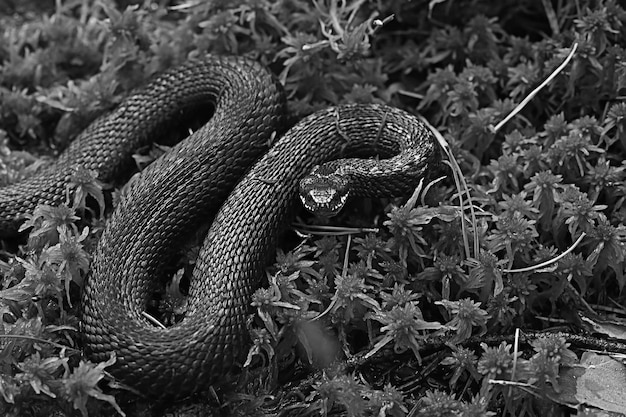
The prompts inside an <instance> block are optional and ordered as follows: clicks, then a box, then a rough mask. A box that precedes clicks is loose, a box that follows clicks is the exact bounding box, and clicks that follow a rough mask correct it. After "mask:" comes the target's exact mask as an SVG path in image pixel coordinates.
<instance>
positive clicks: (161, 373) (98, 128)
mask: <svg viewBox="0 0 626 417" xmlns="http://www.w3.org/2000/svg"><path fill="white" fill-rule="evenodd" d="M203 102H210V103H213V104H214V107H215V111H214V114H213V116H212V118H211V119H210V120H209V122H208V123H207V124H206V125H205V126H204V127H202V128H201V129H199V130H198V131H196V132H195V133H194V134H192V135H191V136H190V137H189V138H187V139H185V140H184V141H182V142H180V143H179V144H177V145H176V146H174V147H173V148H172V149H171V151H169V152H168V153H166V154H165V155H163V156H162V157H161V158H159V159H157V160H156V161H155V162H154V163H152V164H151V165H150V166H148V167H147V168H146V169H145V170H144V171H143V172H142V173H141V175H140V176H139V178H138V180H136V181H134V182H133V183H132V185H131V186H130V189H129V191H128V193H127V194H126V195H125V197H124V198H123V199H122V200H121V201H120V203H119V204H118V206H117V207H116V209H115V211H114V213H113V215H112V217H111V219H110V220H109V221H108V223H107V226H106V229H105V230H104V232H103V235H102V237H101V239H100V241H99V243H98V247H97V249H96V252H95V254H94V259H93V263H92V269H91V273H90V275H89V277H88V279H87V281H86V284H85V288H84V292H83V302H82V328H83V335H84V344H85V350H86V353H87V354H88V355H89V357H90V358H91V359H93V360H97V361H101V360H106V359H109V357H110V355H111V354H112V353H115V355H116V362H115V364H114V365H113V366H111V367H110V368H108V370H110V372H111V373H112V374H113V375H114V376H116V377H117V378H119V379H120V380H122V381H123V382H125V383H127V384H129V385H131V386H133V387H135V388H136V389H138V390H140V391H141V392H142V393H144V394H147V395H151V396H164V395H166V396H168V397H174V398H183V397H186V396H188V395H190V394H192V393H194V392H196V391H199V390H203V389H205V388H206V387H207V386H208V385H209V384H211V383H214V382H216V381H217V380H218V378H220V377H221V376H222V375H223V374H224V373H226V372H229V371H230V370H231V369H232V368H233V366H234V365H236V364H238V363H239V362H238V361H240V360H241V358H242V357H245V354H246V352H247V342H248V329H247V327H246V314H247V313H248V312H249V308H250V298H251V295H252V292H253V291H254V290H255V288H256V287H257V286H258V282H259V280H260V277H262V276H263V269H264V267H265V266H266V265H267V263H268V261H269V260H270V256H271V255H272V254H273V251H274V247H275V243H276V239H277V234H278V232H279V230H280V226H281V225H283V224H285V223H286V222H288V218H289V215H290V213H291V212H292V211H293V209H294V204H295V203H296V202H297V196H298V189H299V181H300V180H301V179H302V178H303V177H304V176H305V175H306V174H308V173H309V172H311V171H312V170H313V169H314V168H315V167H316V166H318V165H320V164H323V163H325V162H326V161H329V160H332V159H336V158H340V157H343V156H345V155H352V154H357V155H364V154H367V155H372V154H378V155H381V156H384V157H390V159H388V160H385V161H375V160H372V159H369V160H367V159H365V160H356V159H348V160H343V161H341V162H335V163H333V164H335V165H333V166H335V167H336V168H335V171H337V170H339V171H342V172H347V173H348V174H349V175H350V176H351V178H352V179H353V186H352V187H353V190H352V191H351V192H352V193H354V194H367V195H388V194H390V193H391V194H406V193H407V192H410V191H411V190H412V189H413V188H414V187H415V183H416V181H417V180H419V178H420V177H423V176H425V175H427V174H428V172H429V170H430V169H431V168H432V167H433V166H434V165H435V164H436V163H437V161H438V159H439V152H438V150H437V147H436V144H435V141H434V138H433V136H432V134H431V133H430V132H429V131H428V130H427V129H426V128H425V126H424V125H423V124H422V123H421V122H420V121H418V120H417V119H416V118H415V117H414V116H412V115H410V114H408V113H406V112H404V111H402V110H399V109H396V108H392V107H388V106H384V105H356V104H355V105H344V106H339V107H333V108H329V109H326V110H322V111H319V112H317V113H314V114H312V115H310V116H309V117H307V118H305V119H303V120H302V121H301V122H299V123H298V124H297V125H295V126H294V127H293V128H291V129H290V130H289V131H288V132H287V133H286V134H285V135H284V136H283V137H281V138H280V139H278V140H277V141H276V143H274V144H273V145H272V146H271V148H270V149H269V150H267V145H268V143H269V142H270V141H271V139H272V137H273V136H272V134H273V133H274V132H276V130H277V129H279V127H280V125H281V123H282V120H283V113H284V110H285V109H284V98H283V96H282V92H281V88H280V86H279V85H278V84H277V82H276V81H275V79H274V78H273V77H272V76H271V75H270V74H269V73H268V72H267V71H266V70H265V69H264V68H263V67H262V66H261V65H259V64H257V63H255V62H253V61H250V60H248V59H245V58H230V57H207V58H206V59H202V60H191V61H189V62H188V63H186V64H184V65H183V66H181V67H178V68H176V69H174V70H171V71H168V72H166V73H164V74H163V75H161V76H159V77H158V78H156V79H155V80H154V81H152V82H151V83H149V84H148V85H147V86H146V87H144V88H143V89H141V90H139V91H138V92H136V93H135V94H133V95H131V96H130V97H129V98H127V99H126V100H125V101H124V103H123V104H121V105H120V107H119V108H118V109H117V110H115V111H114V112H112V113H111V114H109V115H108V116H106V117H104V118H102V119H99V120H98V121H96V122H95V123H94V124H92V125H91V126H90V127H89V128H87V129H86V130H85V131H84V132H83V133H82V134H81V135H80V136H79V137H78V138H77V139H76V140H75V141H74V142H73V143H72V144H71V145H70V147H69V148H68V150H67V151H66V152H65V153H64V154H63V155H62V156H61V157H60V158H59V160H58V162H57V163H56V164H55V165H54V166H52V167H50V168H47V169H46V170H45V171H44V172H42V173H41V174H39V175H37V176H35V177H33V178H30V179H28V180H26V181H23V182H20V183H17V184H14V185H11V186H8V187H4V188H0V235H10V234H12V233H15V231H16V230H17V227H18V225H19V223H20V222H21V220H22V219H23V216H24V214H25V213H32V211H33V209H34V208H35V206H36V205H37V204H59V203H60V202H61V201H62V199H63V197H64V195H65V188H66V186H67V183H68V179H69V177H70V176H71V174H72V172H73V171H74V170H75V169H77V167H83V168H88V169H94V170H96V171H97V172H98V175H99V179H100V180H102V181H107V182H108V181H111V180H112V179H113V178H114V177H115V176H116V175H117V174H118V173H119V172H121V171H122V170H123V167H124V166H126V165H128V164H129V163H130V162H131V160H132V156H131V155H132V153H133V151H134V149H136V148H138V147H141V146H144V145H145V144H146V143H148V142H149V141H150V139H151V137H153V136H154V135H155V134H157V133H159V132H160V131H161V130H162V129H163V128H164V126H166V125H167V124H168V123H169V122H170V121H171V120H173V119H176V118H177V117H178V116H179V115H180V112H181V110H184V109H187V108H189V107H190V106H197V105H198V104H199V103H203ZM394 155H396V156H394ZM259 158H260V159H259ZM257 160H258V161H257ZM255 161H257V162H256V163H255ZM322 166H324V165H322ZM250 167H251V168H250ZM318 170H319V168H318ZM246 172H247V173H246ZM244 174H245V176H244ZM242 178H243V179H242ZM366 178H372V181H373V182H366ZM367 181H369V180H367ZM317 194H318V197H319V192H318V193H317ZM224 201H225V202H224ZM222 202H223V204H222ZM213 216H214V220H213V223H212V226H211V228H210V231H209V232H208V235H207V237H206V239H205V241H204V244H203V245H202V249H201V251H200V253H199V256H198V259H197V261H196V264H195V269H194V271H193V278H192V282H191V288H190V294H189V303H188V309H187V312H186V316H185V318H184V319H183V320H182V321H181V322H180V323H178V324H176V325H174V326H172V327H170V328H167V329H158V328H156V327H155V326H153V325H152V324H150V323H149V322H148V321H147V320H146V319H145V318H144V317H143V316H142V312H143V311H144V308H145V304H146V301H147V298H148V296H149V294H150V292H151V291H152V289H153V285H154V283H155V282H157V281H158V279H159V278H160V277H161V275H162V272H161V271H162V270H163V269H164V266H165V265H167V264H168V263H170V262H172V257H173V256H174V255H175V253H174V251H172V248H176V247H179V245H180V243H181V242H182V241H184V240H185V238H186V237H187V236H189V235H190V234H191V233H192V232H193V231H194V230H195V229H196V228H197V226H198V224H199V223H201V222H203V221H204V222H206V221H207V220H210V219H211V218H213Z"/></svg>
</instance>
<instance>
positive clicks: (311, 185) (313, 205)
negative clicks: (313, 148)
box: [300, 167, 350, 217]
mask: <svg viewBox="0 0 626 417" xmlns="http://www.w3.org/2000/svg"><path fill="white" fill-rule="evenodd" d="M349 191H350V189H349V180H348V178H347V176H346V175H343V174H341V173H340V172H337V171H334V172H330V173H326V172H322V170H320V169H319V167H316V168H315V169H314V170H313V172H311V173H310V174H309V175H307V176H306V177H304V178H303V179H302V180H300V200H301V201H302V205H303V206H304V208H306V209H307V210H308V211H310V212H311V213H313V214H316V215H318V216H322V217H332V216H334V215H336V214H337V213H339V211H341V209H342V208H343V206H344V204H345V203H346V200H347V199H348V194H349Z"/></svg>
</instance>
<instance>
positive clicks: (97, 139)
mask: <svg viewBox="0 0 626 417" xmlns="http://www.w3.org/2000/svg"><path fill="white" fill-rule="evenodd" d="M235 88H236V89H239V93H238V92H236V91H228V92H227V91H225V89H231V90H233V89H235ZM277 88H279V87H277V86H276V84H275V82H274V81H273V79H272V78H271V76H270V75H268V74H267V72H266V70H265V69H264V68H263V67H262V66H261V65H259V64H258V63H256V62H254V61H251V60H247V59H244V58H232V57H228V58H226V57H208V58H206V59H202V60H191V61H189V62H187V63H186V64H184V65H182V66H180V67H178V68H176V69H174V70H171V71H168V72H166V73H164V74H162V75H161V76H159V77H157V78H156V79H154V80H153V81H152V82H151V83H149V84H148V85H147V86H146V87H145V88H143V89H141V90H139V91H137V92H136V93H134V94H133V95H131V96H129V97H128V98H127V99H126V100H125V101H124V102H123V103H122V104H121V105H120V106H119V107H118V108H117V109H116V110H115V111H113V112H112V113H110V114H109V115H107V116H105V117H103V118H100V119H98V120H96V121H95V122H94V123H92V124H91V125H90V126H89V127H88V128H87V129H85V131H83V132H82V133H81V134H80V135H79V136H78V137H77V138H76V139H75V140H74V141H73V142H72V144H71V145H70V146H69V147H68V149H66V150H65V151H64V152H63V153H62V154H61V156H60V157H59V159H58V160H57V161H56V163H55V164H54V165H52V166H50V167H48V168H46V169H43V170H41V171H40V172H39V173H38V174H36V175H35V176H33V177H31V178H29V179H27V180H25V181H22V182H19V183H16V184H12V185H10V186H7V187H3V188H0V236H11V235H14V234H16V232H17V229H18V227H19V225H20V224H21V223H22V222H23V220H24V218H25V217H24V216H25V214H29V213H32V212H33V210H34V209H35V207H36V206H37V205H38V204H50V205H58V204H60V203H61V202H63V201H64V200H65V193H66V188H67V186H68V185H67V184H68V183H69V180H70V176H71V175H72V173H73V172H74V171H75V170H76V169H77V168H79V167H81V168H86V169H93V170H95V171H96V172H97V173H98V179H99V180H101V181H103V182H112V181H113V180H115V179H118V178H117V177H118V176H119V174H120V173H122V172H125V171H127V170H128V168H129V167H132V165H133V159H132V154H133V152H135V151H136V150H137V149H138V148H140V147H142V146H145V145H147V144H149V143H151V142H152V141H154V138H155V137H156V136H161V135H162V134H163V132H165V131H167V128H168V127H169V125H170V124H171V123H172V122H173V121H175V120H176V119H178V118H180V116H181V114H182V112H183V111H184V110H185V109H189V108H193V107H198V106H200V105H202V104H205V105H206V107H207V112H208V111H210V109H211V106H210V105H209V103H214V102H215V101H216V99H217V98H218V96H220V95H221V96H224V98H226V96H228V100H244V99H248V97H250V96H255V95H254V94H253V93H252V91H257V92H258V95H259V96H260V97H256V96H255V97H254V100H253V101H251V103H253V102H254V103H258V104H259V105H262V106H265V107H266V108H262V109H261V108H260V109H257V110H254V109H249V108H247V107H245V106H241V107H242V108H240V109H239V108H237V107H238V106H237V105H236V104H231V107H233V109H229V110H228V111H225V112H224V113H227V114H229V117H230V118H231V119H233V120H236V117H238V116H243V115H248V114H249V113H254V117H255V119H251V121H253V122H254V123H258V122H260V121H262V120H263V121H264V122H265V125H261V126H265V127H266V128H267V130H270V131H271V130H273V129H274V125H275V122H276V121H277V119H278V117H279V116H276V115H275V113H274V111H276V110H278V108H279V107H282V96H280V95H277V94H276V91H277ZM223 90H224V91H223ZM278 97H281V98H278ZM222 101H224V100H222ZM238 102H239V103H240V102H241V101H233V102H232V103H238ZM225 103H228V102H225ZM223 117H224V116H223ZM249 128H250V129H251V130H255V125H252V126H250V127H249ZM255 133H256V132H255ZM264 135H266V136H264ZM255 137H256V139H258V140H257V143H256V144H255V145H253V146H252V148H253V149H252V152H254V153H255V155H258V152H260V149H259V147H260V146H261V145H265V143H263V142H262V141H263V140H265V141H266V140H267V132H266V131H264V130H263V129H262V128H261V129H260V130H259V132H258V134H256V135H255ZM177 175H178V174H177ZM230 175H233V176H234V175H237V174H236V173H232V174H230Z"/></svg>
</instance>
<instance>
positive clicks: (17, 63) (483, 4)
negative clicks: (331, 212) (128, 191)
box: [0, 0, 626, 417]
mask: <svg viewBox="0 0 626 417" xmlns="http://www.w3.org/2000/svg"><path fill="white" fill-rule="evenodd" d="M0 13H2V16H0V128H1V129H0V186H3V185H6V184H9V183H12V182H15V181H18V180H20V179H21V178H24V177H27V176H28V175H30V174H31V173H32V172H34V171H35V170H36V169H37V168H39V167H40V166H42V165H43V164H46V163H48V161H49V157H48V156H47V155H51V154H54V153H56V150H57V149H59V148H62V147H64V146H65V145H66V144H67V143H68V141H70V140H71V138H72V137H74V136H75V135H76V134H77V133H78V132H79V131H81V130H82V129H83V128H84V127H85V126H86V125H87V124H88V123H89V122H90V121H92V120H93V119H94V118H95V117H97V116H98V115H100V114H103V113H105V112H106V111H108V110H110V109H111V108H113V107H114V106H115V105H117V104H118V103H119V102H120V101H121V100H122V99H123V98H124V96H125V95H127V94H128V92H129V91H130V90H131V89H132V88H134V87H135V86H137V85H139V84H142V83H143V82H145V81H146V80H147V79H148V78H150V77H151V76H153V75H154V74H155V73H158V72H159V71H162V70H163V69H165V68H167V67H170V66H172V65H175V64H177V63H180V62H182V61H184V60H185V59H186V58H187V57H190V56H202V55H204V54H207V53H219V54H222V53H228V54H246V55H249V56H252V57H254V58H256V59H258V60H260V61H261V62H264V63H265V64H267V65H268V66H269V67H270V68H271V69H272V71H274V72H275V73H276V74H277V76H279V78H280V80H281V81H282V82H283V84H284V87H285V90H286V93H287V95H288V97H289V107H290V111H291V112H292V113H293V114H294V115H297V116H298V117H300V116H302V115H304V114H307V113H310V112H312V111H314V110H315V109H318V108H323V107H326V106H329V105H333V104H338V103H344V102H385V103H390V104H392V105H395V106H398V107H402V108H405V109H407V110H409V111H411V112H414V113H416V112H419V113H421V114H422V115H423V116H424V117H425V118H426V119H427V120H429V122H430V123H431V124H432V125H434V126H435V127H436V129H437V130H438V132H440V134H441V135H442V137H443V139H444V140H445V142H446V143H447V144H448V147H449V151H450V154H451V155H452V156H451V158H450V161H455V162H450V165H451V167H455V168H450V175H448V177H447V178H444V179H440V180H437V181H434V182H432V183H430V184H422V185H421V186H420V187H418V188H417V189H416V192H415V194H414V195H413V196H411V197H410V198H409V199H408V201H407V200H406V198H405V199H404V200H401V199H400V200H375V201H372V200H365V199H355V200H353V201H352V202H351V203H350V204H349V206H348V207H347V209H346V210H345V211H344V212H343V213H342V214H340V215H339V216H338V217H337V218H334V219H332V225H335V226H341V229H340V232H341V233H337V234H334V233H332V232H330V231H329V228H328V227H317V226H316V224H319V223H321V222H322V221H321V220H320V219H315V218H310V217H309V216H307V215H306V214H305V213H300V216H299V217H298V222H297V224H295V225H294V226H293V227H294V228H295V229H298V230H299V231H300V232H301V234H300V237H299V238H298V241H297V242H296V243H295V244H294V237H293V233H291V234H288V235H287V236H286V237H285V239H284V241H283V245H282V246H281V247H280V248H279V249H278V250H277V256H276V263H275V264H274V265H272V266H270V267H268V274H267V276H268V279H267V280H266V282H265V283H264V284H263V287H262V288H260V289H259V290H258V291H257V292H256V293H255V295H254V297H253V300H252V301H251V306H252V309H253V312H254V313H255V314H254V315H253V317H252V320H251V321H252V323H253V325H252V326H251V339H252V344H251V348H250V353H249V355H248V358H247V360H246V363H245V365H244V367H243V368H244V369H243V372H242V374H241V375H239V377H238V379H237V381H236V382H235V383H231V384H228V385H225V386H219V387H218V386H216V387H213V390H212V391H211V392H212V395H206V396H201V397H200V396H199V397H197V398H194V399H191V400H190V401H189V402H188V403H185V404H182V405H180V404H178V405H170V404H165V406H167V407H171V408H169V409H167V410H164V408H163V404H161V405H159V406H158V407H152V406H151V405H150V403H149V402H147V401H139V402H138V401H137V397H136V394H134V393H131V392H128V391H126V390H124V389H123V387H120V386H119V385H118V384H116V383H115V381H112V379H111V378H110V376H109V375H108V374H107V372H106V368H107V366H109V365H110V364H112V363H113V361H114V358H113V359H111V360H110V361H108V362H105V363H91V362H90V361H88V360H87V358H85V357H83V356H82V355H81V351H80V346H81V345H80V331H79V330H80V328H79V323H78V319H77V312H78V309H79V304H80V288H81V284H82V282H83V280H84V279H85V276H86V275H87V273H88V271H89V263H90V254H91V253H92V251H93V249H94V247H95V245H96V244H97V241H98V236H99V235H100V233H101V232H102V229H103V227H104V225H105V224H106V220H105V219H104V218H102V216H101V215H100V214H101V213H102V211H103V210H101V208H102V207H104V206H106V212H107V213H108V212H110V207H111V205H112V203H111V198H110V195H111V191H110V190H107V187H106V186H107V185H106V184H105V185H104V186H103V184H99V183H98V182H97V181H96V180H95V179H94V177H93V175H92V174H91V173H89V172H83V173H79V174H77V176H76V178H74V180H73V181H74V182H73V189H74V191H75V192H74V194H73V198H72V199H70V200H68V202H67V204H66V205H62V206H60V207H47V206H40V207H39V208H38V209H37V210H36V212H35V213H34V214H33V215H32V218H30V219H29V220H28V222H27V224H26V225H25V227H26V228H28V227H31V229H30V235H29V238H28V242H15V241H9V240H6V241H0V278H1V279H2V281H1V284H2V287H1V290H0V312H1V313H2V321H1V325H2V327H0V367H1V368H0V369H1V372H0V394H1V396H0V414H3V415H8V416H39V415H42V416H43V415H45V416H49V415H77V416H80V415H82V416H86V415H90V416H100V415H114V414H124V413H125V414H126V415H129V416H133V415H137V416H143V415H159V414H161V413H166V414H168V413H169V415H208V414H209V413H214V414H216V415H259V416H262V415H269V416H272V415H276V416H278V415H281V416H286V415H304V416H312V415H347V416H367V415H371V416H394V417H395V416H404V415H411V416H457V415H459V416H490V415H492V416H496V415H498V416H499V415H509V416H545V415H553V416H558V415H566V414H567V413H568V412H572V411H573V409H578V411H579V413H581V415H599V414H598V413H599V411H598V410H606V411H614V412H620V411H622V412H623V411H624V410H626V405H625V404H624V403H623V401H624V400H623V399H621V402H620V398H619V396H618V397H617V398H615V397H610V395H609V394H607V392H606V391H602V390H600V388H597V390H596V391H594V392H593V394H594V395H595V396H594V395H589V396H585V395H584V394H583V392H582V390H581V387H580V386H578V387H577V386H576V382H575V381H576V378H578V380H580V379H581V378H588V380H589V381H591V382H598V379H599V378H603V380H602V381H601V382H603V383H607V384H609V385H611V384H612V383H613V380H612V378H611V376H610V373H609V372H606V373H604V374H602V375H600V376H598V374H592V372H591V370H592V369H595V368H597V367H599V366H600V365H598V364H597V363H596V362H593V366H592V361H593V360H595V359H593V358H594V357H593V356H592V355H595V354H593V353H592V352H590V351H589V349H595V350H605V351H608V352H610V353H612V354H613V355H617V354H624V353H626V345H624V344H623V339H624V338H626V337H625V336H624V334H625V332H624V316H625V314H626V310H625V309H624V306H625V305H626V295H625V293H624V291H623V289H624V285H625V284H626V277H625V276H624V258H625V255H626V247H625V245H624V239H625V238H626V227H625V226H624V223H625V220H626V205H625V204H624V202H625V201H626V186H625V183H624V179H625V177H626V164H625V163H624V162H623V160H624V154H625V152H626V101H625V98H626V11H625V10H624V9H623V8H622V7H621V6H620V5H619V2H618V1H616V0H577V1H573V2H567V1H560V0H559V1H552V2H550V1H548V0H544V1H542V2H539V1H536V0H522V1H517V0H516V1H513V0H503V1H500V2H490V1H482V0H443V1H434V0H432V1H430V2H425V1H419V0H413V1H409V0H389V1H387V0H385V1H382V0H276V1H271V0H236V1H222V0H215V1H203V0H186V1H171V2H170V1H166V0H161V1H148V0H145V1H121V0H120V1H118V2H113V1H112V0H56V1H54V2H53V1H52V0H47V1H34V0H30V1H20V2H18V1H5V2H3V3H2V4H1V5H0ZM574 49H575V50H574ZM572 52H573V56H572V58H571V61H570V62H569V63H568V64H567V65H566V66H565V67H564V69H563V70H562V71H560V72H555V69H556V68H557V67H558V66H559V65H560V64H562V63H563V62H564V61H565V59H566V57H567V56H568V55H569V54H570V53H572ZM552 73H554V77H553V78H552V79H550V81H549V82H548V83H547V84H546V85H545V87H543V88H542V89H541V90H540V91H539V92H538V94H537V95H536V96H534V97H532V98H531V99H530V100H529V102H528V103H527V104H526V105H525V106H524V107H523V109H522V110H521V112H520V113H518V114H516V115H515V116H514V117H512V118H511V119H510V120H508V121H507V122H506V123H505V124H504V125H502V126H499V125H498V123H499V122H501V121H502V120H503V119H504V118H505V117H506V116H507V115H509V114H510V113H511V112H512V111H513V109H514V108H515V107H516V105H517V104H518V103H520V102H522V101H523V100H524V99H525V98H526V97H529V94H530V93H531V91H533V89H535V88H536V87H537V86H539V85H540V84H541V82H542V81H543V80H546V79H547V77H548V76H549V75H550V74H552ZM496 127H497V129H496ZM157 150H158V147H157V148H155V149H153V150H150V151H148V152H147V153H148V155H145V154H144V155H138V156H137V160H138V165H141V164H144V163H145V162H146V160H149V159H150V158H151V157H152V156H151V155H153V154H154V153H157ZM453 173H456V175H457V179H459V180H460V179H461V178H463V179H464V183H465V187H466V189H463V188H461V189H460V190H461V191H459V188H457V185H456V184H455V181H454V180H453V179H454V175H453ZM103 188H104V191H103ZM117 195H118V192H117V191H116V190H114V191H113V199H112V201H116V199H117ZM91 201H95V202H96V204H91V203H90V202H91ZM98 206H99V207H100V209H98ZM319 230H321V231H322V232H323V233H324V234H323V235H318V234H317V232H319ZM311 232H315V234H314V233H311ZM303 233H304V236H305V237H302V236H303ZM18 243H21V244H18ZM196 251H197V248H194V249H191V250H190V251H189V253H186V254H185V255H187V256H186V257H185V258H186V259H193V253H196ZM181 269H183V270H184V265H183V266H181ZM181 273H182V272H181ZM177 278H180V276H178V275H177ZM183 280H184V277H183ZM175 282H178V279H176V280H175ZM163 291H164V293H165V294H166V297H165V302H163V303H161V305H160V310H161V317H160V319H161V320H163V321H166V322H168V321H169V322H172V321H175V320H178V319H179V318H180V316H181V315H184V311H185V299H184V292H183V293H182V294H181V292H180V291H179V290H178V287H177V285H170V286H168V287H167V289H165V288H164V290H163ZM601 358H602V359H603V363H604V364H605V365H606V364H607V363H609V364H610V365H611V366H612V367H613V368H611V369H617V370H618V371H621V372H623V365H621V362H619V361H618V360H615V359H614V358H613V356H609V355H603V356H601ZM603 366H604V365H603ZM620 367H621V368H620ZM622 384H623V381H622ZM590 385H591V384H590ZM598 386H599V385H598ZM613 388H614V389H615V390H616V391H617V392H620V390H621V391H623V389H624V387H623V386H619V385H617V386H615V385H614V386H613ZM589 406H593V407H595V408H593V407H592V408H588V407H589Z"/></svg>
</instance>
